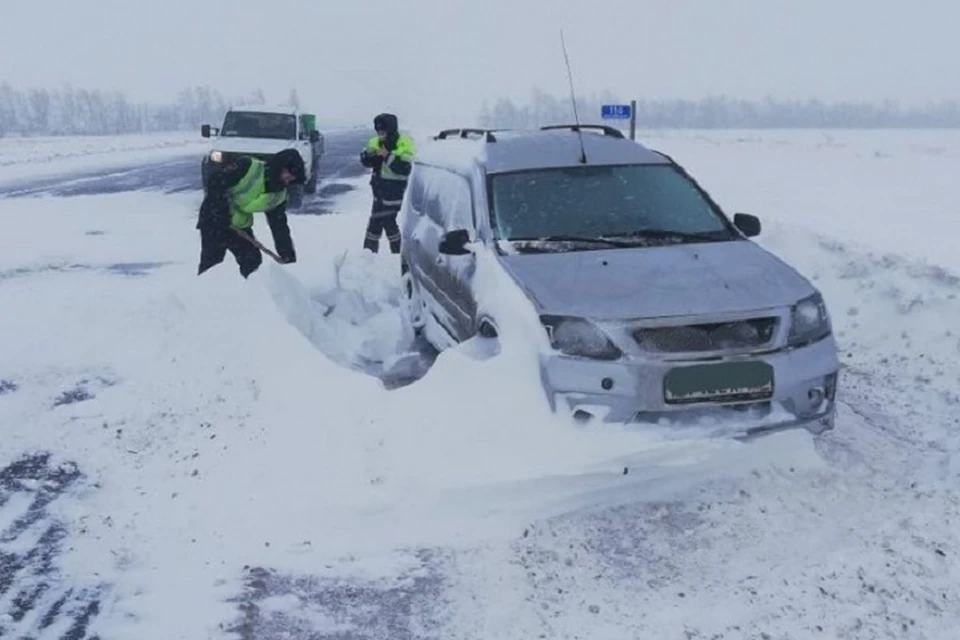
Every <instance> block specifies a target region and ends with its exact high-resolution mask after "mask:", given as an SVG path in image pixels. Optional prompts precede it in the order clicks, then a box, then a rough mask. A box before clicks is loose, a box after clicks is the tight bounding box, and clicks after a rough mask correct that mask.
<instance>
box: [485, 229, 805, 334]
mask: <svg viewBox="0 0 960 640" xmlns="http://www.w3.org/2000/svg"><path fill="white" fill-rule="evenodd" d="M500 260H501V262H502V264H503V265H504V267H505V268H506V270H507V271H508V272H509V273H510V275H511V276H512V277H513V278H514V280H516V282H517V283H518V284H519V285H520V287H521V288H523V289H524V290H525V291H526V292H527V294H528V295H529V296H530V297H531V298H532V300H533V302H534V304H535V305H536V306H537V308H538V311H539V312H540V313H546V314H555V315H571V316H580V317H588V318H596V319H605V320H616V319H626V318H656V317H667V316H683V315H705V314H711V313H738V312H744V311H753V310H757V309H766V308H771V307H781V306H789V305H791V304H794V303H796V302H797V300H799V299H801V298H803V297H805V296H808V295H811V294H812V293H814V292H815V289H814V288H813V286H812V285H811V284H810V283H809V282H808V281H807V280H806V279H805V278H803V277H802V276H801V275H800V274H799V273H797V272H796V271H795V270H794V269H793V268H791V267H790V266H788V265H786V264H784V263H783V262H782V261H781V260H780V259H778V258H777V257H776V256H774V255H773V254H771V253H769V252H768V251H766V250H764V249H763V248H761V247H760V246H759V245H757V244H755V243H753V242H750V241H744V240H736V241H731V242H710V243H704V244H684V245H671V246H664V247H638V248H629V249H610V250H601V251H593V250H591V251H568V252H562V253H528V254H521V255H508V256H501V257H500Z"/></svg>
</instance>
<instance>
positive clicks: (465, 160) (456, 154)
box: [416, 138, 487, 173]
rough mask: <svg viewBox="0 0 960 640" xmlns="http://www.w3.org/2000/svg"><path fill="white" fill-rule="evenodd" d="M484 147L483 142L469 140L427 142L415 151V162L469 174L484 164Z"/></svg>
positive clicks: (455, 139) (450, 139)
mask: <svg viewBox="0 0 960 640" xmlns="http://www.w3.org/2000/svg"><path fill="white" fill-rule="evenodd" d="M486 146H487V145H486V144H485V143H484V142H483V140H477V139H471V138H448V139H446V140H429V141H428V142H426V143H424V144H423V145H421V146H420V148H419V149H417V153H416V162H418V163H420V164H429V165H433V166H438V167H446V168H449V169H453V170H455V171H460V172H462V173H469V172H471V171H473V169H474V167H476V166H477V165H478V164H482V163H483V162H484V160H485V158H486V153H487V151H486Z"/></svg>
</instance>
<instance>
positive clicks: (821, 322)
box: [787, 293, 831, 346]
mask: <svg viewBox="0 0 960 640" xmlns="http://www.w3.org/2000/svg"><path fill="white" fill-rule="evenodd" d="M792 311H793V313H792V314H791V320H790V336H789V338H787V342H788V343H789V344H790V345H791V346H798V345H802V344H807V343H810V342H816V341H817V340H822V339H823V338H826V337H827V336H828V335H830V331H831V326H830V315H829V314H828V313H827V305H826V304H824V302H823V297H822V296H821V295H820V294H819V293H815V294H813V295H812V296H810V297H809V298H804V299H803V300H801V301H800V302H798V303H797V304H795V305H794V306H793V310H792Z"/></svg>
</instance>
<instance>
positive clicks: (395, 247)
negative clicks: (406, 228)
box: [363, 200, 400, 253]
mask: <svg viewBox="0 0 960 640" xmlns="http://www.w3.org/2000/svg"><path fill="white" fill-rule="evenodd" d="M399 213H400V208H399V207H391V208H387V207H384V206H383V205H382V204H380V203H379V202H378V201H377V200H374V202H373V209H372V210H371V211H370V219H369V220H368V221H367V234H366V236H365V237H364V240H363V248H364V249H369V250H370V251H372V252H374V253H377V252H378V251H379V249H380V235H381V234H384V233H385V234H386V235H387V242H389V243H390V252H391V253H400V227H399V226H398V225H397V214H399Z"/></svg>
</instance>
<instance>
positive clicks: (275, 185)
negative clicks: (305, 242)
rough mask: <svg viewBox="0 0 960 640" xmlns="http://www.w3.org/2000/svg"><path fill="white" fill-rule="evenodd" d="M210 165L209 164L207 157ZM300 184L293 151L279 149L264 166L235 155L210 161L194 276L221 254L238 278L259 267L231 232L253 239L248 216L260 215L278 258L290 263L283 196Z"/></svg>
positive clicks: (254, 253)
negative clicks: (234, 267) (228, 257)
mask: <svg viewBox="0 0 960 640" xmlns="http://www.w3.org/2000/svg"><path fill="white" fill-rule="evenodd" d="M214 153H217V152H214ZM211 162H215V161H214V160H213V158H211ZM304 182H306V170H305V168H304V164H303V158H301V157H300V154H299V153H298V152H297V150H296V149H284V150H283V151H280V152H279V153H276V154H274V155H273V156H271V157H270V159H268V160H266V161H264V160H260V159H257V158H253V157H250V156H238V157H236V158H231V159H230V160H229V161H227V162H222V161H221V162H215V166H214V169H213V171H212V172H211V174H210V177H209V178H208V179H207V184H206V185H205V186H206V194H205V195H204V198H203V202H202V203H201V205H200V212H199V215H198V216H197V227H196V228H197V229H199V230H200V265H199V266H198V268H197V275H200V274H202V273H203V272H204V271H207V270H208V269H210V268H211V267H214V266H216V265H218V264H220V263H221V262H223V259H224V257H226V253H227V251H230V253H232V254H233V257H234V258H235V259H236V261H237V266H238V267H239V268H240V275H242V276H243V277H244V278H246V277H248V276H249V275H250V274H251V273H253V272H254V271H256V270H257V269H258V268H259V267H260V265H261V263H262V262H263V256H262V255H261V253H260V249H259V247H257V246H255V245H254V244H252V243H251V242H250V241H249V240H248V239H246V238H244V237H242V236H241V235H240V234H238V233H236V232H235V231H234V229H238V230H241V231H243V232H245V233H246V235H248V236H250V237H251V238H252V237H254V234H253V214H254V213H266V215H267V223H268V224H269V225H270V233H271V234H272V235H273V243H274V246H275V247H276V249H277V254H278V255H279V256H280V259H281V260H282V261H283V262H284V263H291V262H296V261H297V253H296V250H295V249H294V246H293V239H292V238H291V237H290V227H289V225H288V224H287V191H288V189H289V188H290V187H291V186H292V185H294V184H303V183H304Z"/></svg>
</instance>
